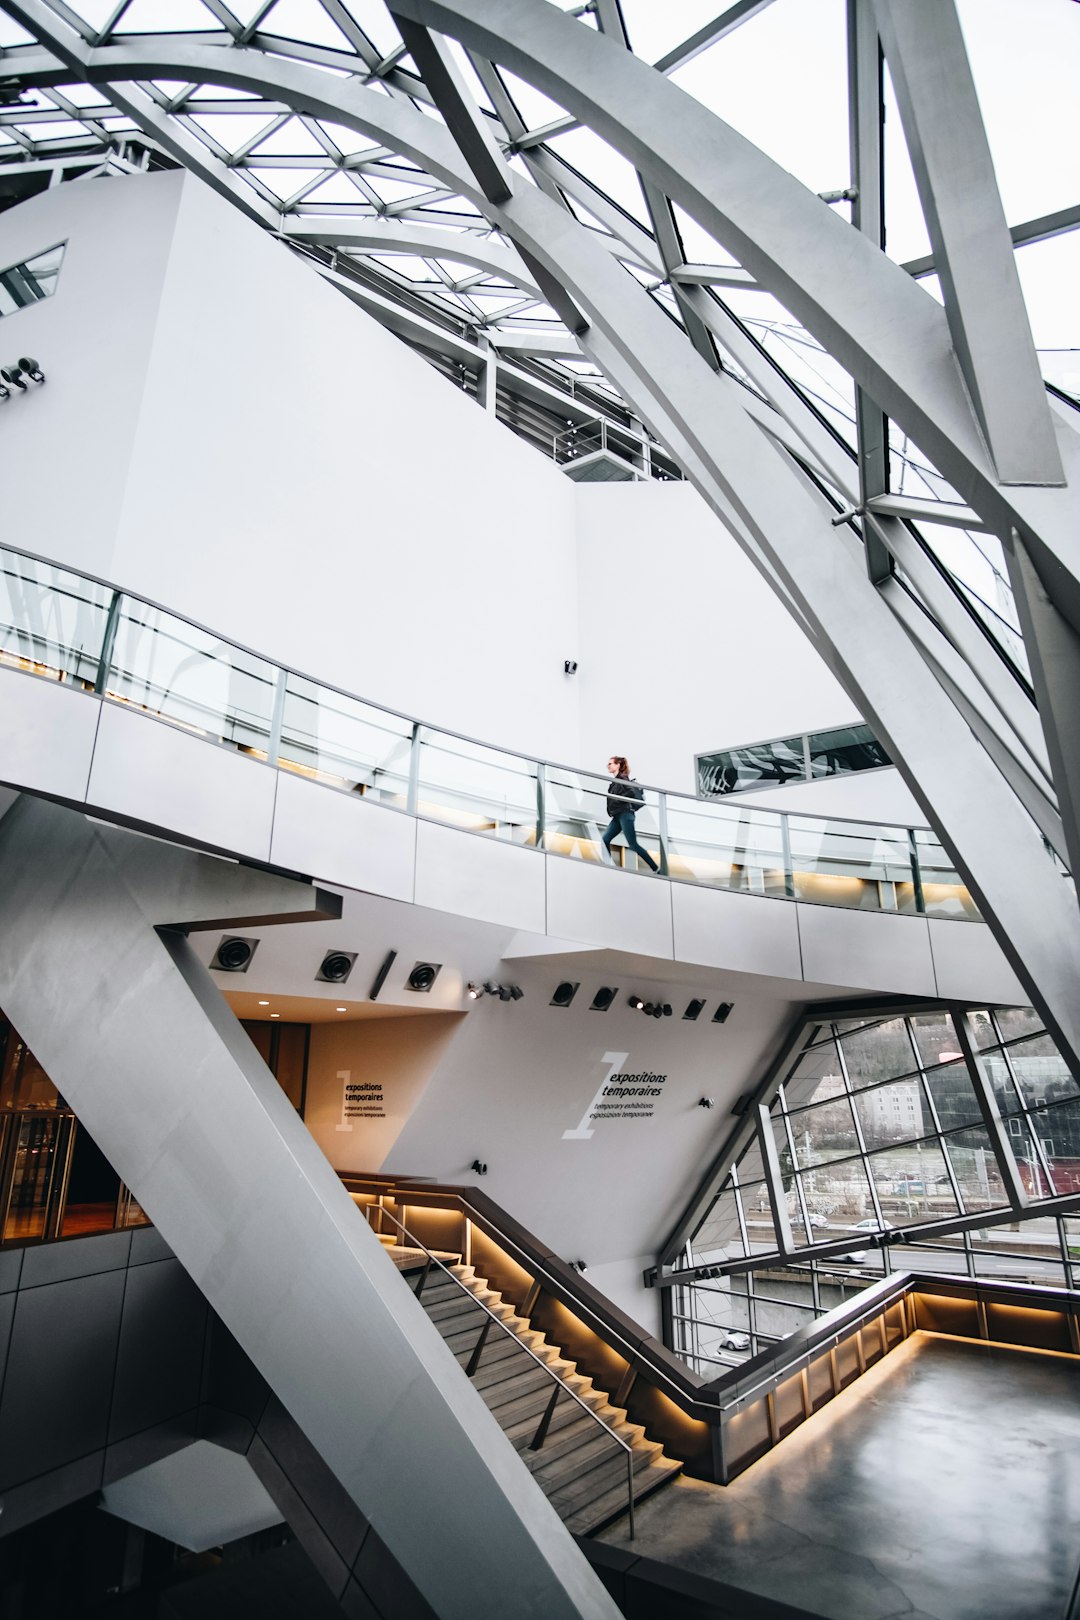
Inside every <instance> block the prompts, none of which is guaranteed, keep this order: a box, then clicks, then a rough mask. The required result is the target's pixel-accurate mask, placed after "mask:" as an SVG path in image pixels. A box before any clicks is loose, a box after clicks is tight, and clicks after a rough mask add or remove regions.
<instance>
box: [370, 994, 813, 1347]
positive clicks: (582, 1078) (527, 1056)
mask: <svg viewBox="0 0 1080 1620" xmlns="http://www.w3.org/2000/svg"><path fill="white" fill-rule="evenodd" d="M514 977H515V979H517V980H518V981H519V982H520V984H521V986H522V988H523V989H524V991H525V995H524V999H523V1000H521V1001H519V1002H501V1001H498V1000H491V999H487V998H485V999H484V1000H482V1001H481V1002H479V1003H478V1004H477V1005H476V1006H475V1007H474V1008H473V1009H472V1011H470V1013H469V1014H468V1016H467V1018H465V1019H464V1021H463V1022H462V1024H461V1027H460V1030H459V1031H458V1033H457V1034H456V1035H455V1037H454V1039H453V1042H452V1044H451V1045H450V1046H449V1047H448V1048H447V1050H446V1053H445V1055H444V1057H443V1058H442V1060H441V1061H440V1063H439V1065H438V1067H437V1068H436V1070H435V1072H434V1074H433V1075H432V1077H431V1079H430V1081H429V1082H428V1084H427V1086H426V1088H425V1089H424V1090H423V1093H422V1095H421V1096H420V1097H419V1100H418V1101H417V1103H416V1106H415V1108H414V1110H413V1112H412V1115H411V1117H410V1118H409V1120H408V1122H407V1123H406V1124H405V1126H404V1128H403V1129H402V1131H401V1133H400V1135H399V1136H398V1138H397V1141H396V1142H395V1144H394V1147H393V1149H392V1150H391V1152H390V1154H389V1156H388V1158H387V1161H386V1163H385V1164H384V1165H383V1167H382V1168H384V1169H386V1170H388V1171H392V1172H395V1173H399V1174H409V1175H423V1176H432V1177H434V1178H436V1179H437V1180H440V1181H451V1182H460V1181H466V1182H468V1181H472V1180H474V1179H475V1178H474V1176H473V1174H472V1172H471V1170H470V1165H471V1164H472V1162H473V1160H474V1159H480V1160H481V1161H483V1162H485V1163H486V1164H487V1166H488V1174H487V1176H486V1177H485V1178H484V1179H483V1181H482V1182H480V1183H478V1185H480V1186H481V1187H482V1188H483V1191H484V1192H485V1193H487V1194H489V1195H490V1196H491V1197H492V1198H494V1199H495V1201H496V1203H499V1204H501V1205H502V1206H503V1207H504V1208H505V1209H507V1210H508V1211H509V1212H510V1213H511V1214H512V1215H513V1216H514V1217H515V1218H516V1219H517V1220H519V1221H521V1222H522V1223H523V1224H524V1225H525V1226H527V1227H529V1228H530V1229H531V1230H532V1231H534V1232H535V1233H536V1235H537V1236H538V1237H539V1238H541V1239H542V1240H543V1241H544V1242H545V1243H548V1244H550V1246H551V1247H552V1249H553V1250H554V1251H555V1252H556V1253H557V1254H558V1255H560V1256H561V1257H562V1258H563V1259H565V1260H577V1259H582V1260H584V1261H586V1263H587V1265H588V1267H589V1279H590V1281H592V1282H594V1283H595V1284H596V1286H597V1287H598V1288H601V1289H602V1290H603V1291H604V1292H606V1293H607V1294H608V1295H609V1297H610V1298H612V1299H613V1300H614V1301H615V1302H616V1303H617V1304H618V1305H619V1306H620V1307H621V1308H622V1309H624V1310H626V1311H627V1312H628V1313H629V1314H630V1315H631V1316H633V1317H635V1318H636V1319H637V1320H638V1321H641V1322H642V1323H643V1325H644V1326H647V1327H650V1328H651V1327H655V1321H654V1312H655V1307H656V1302H655V1298H654V1296H653V1295H652V1293H651V1291H649V1290H645V1289H644V1288H643V1287H642V1285H641V1272H642V1270H643V1269H644V1267H645V1266H646V1265H648V1264H652V1263H653V1262H654V1261H655V1256H656V1251H657V1249H658V1247H659V1245H660V1244H661V1243H662V1242H663V1240H664V1239H665V1237H666V1236H667V1234H668V1232H669V1231H670V1229H671V1227H672V1226H673V1225H674V1223H675V1221H676V1219H677V1217H678V1216H679V1215H680V1213H681V1212H682V1210H683V1209H684V1208H685V1206H686V1203H687V1200H688V1199H689V1197H690V1195H691V1193H692V1192H693V1190H694V1188H695V1186H696V1185H697V1182H698V1180H699V1178H700V1177H701V1176H702V1175H703V1173H704V1171H705V1169H706V1168H707V1166H708V1163H709V1162H710V1159H711V1157H712V1156H713V1155H714V1154H715V1153H716V1151H717V1150H718V1149H719V1147H720V1145H721V1143H722V1142H723V1140H724V1139H725V1138H726V1137H727V1135H728V1134H729V1133H730V1131H731V1128H732V1124H733V1120H732V1118H731V1114H730V1108H731V1104H732V1102H733V1100H734V1099H735V1097H736V1096H738V1095H739V1094H740V1093H741V1092H742V1091H744V1090H745V1089H746V1088H747V1087H748V1086H750V1085H751V1084H752V1083H753V1081H754V1080H755V1079H757V1078H760V1075H761V1073H762V1069H763V1066H764V1064H765V1063H766V1061H767V1060H768V1057H769V1056H770V1055H771V1054H772V1052H773V1051H774V1050H775V1048H776V1046H777V1045H778V1043H779V1041H780V1040H781V1038H782V1036H783V1034H784V1032H785V1031H786V1030H787V1029H788V1028H789V1027H790V1021H791V1018H792V1016H793V1012H794V1007H795V1003H794V1002H793V1001H788V1000H786V999H784V998H783V990H784V988H785V987H784V986H783V985H782V984H781V983H780V982H779V981H777V982H776V985H775V989H774V991H773V993H771V994H769V993H767V992H766V991H765V990H764V989H763V988H762V987H761V986H760V983H759V984H758V985H753V986H750V985H748V981H747V980H745V979H740V978H739V976H738V975H735V976H731V977H729V978H727V979H725V978H724V977H723V976H721V975H717V976H715V978H713V979H712V980H711V981H710V980H708V979H707V980H706V981H705V982H706V983H707V984H708V988H707V989H706V988H705V987H704V986H703V985H702V984H701V982H699V983H698V985H697V986H696V987H695V984H694V981H693V979H692V977H690V976H687V978H686V979H685V980H681V981H674V982H672V981H667V982H662V981H660V982H651V981H650V980H649V979H648V978H647V977H646V976H645V975H644V974H638V975H635V976H627V975H626V974H624V973H619V972H613V971H612V969H611V968H610V966H609V967H607V968H603V967H600V966H597V967H596V968H593V969H591V970H587V971H584V970H582V969H581V968H580V966H579V967H577V968H574V969H573V970H569V971H568V972H567V977H569V978H570V979H578V980H580V984H581V988H580V989H579V991H578V993H577V996H576V998H575V1000H574V1001H573V1002H572V1004H571V1005H570V1007H568V1008H565V1009H563V1008H557V1007H552V1006H550V1005H549V1002H550V998H551V995H552V993H553V990H554V987H555V985H556V983H557V982H558V981H559V977H560V973H559V968H558V965H557V964H555V963H551V964H548V965H547V966H544V965H537V964H531V963H515V967H514ZM602 984H608V985H617V986H618V987H619V994H618V996H617V997H616V1000H615V1002H614V1004H613V1005H612V1007H611V1008H610V1010H609V1011H607V1012H604V1013H598V1012H593V1011H592V1010H591V1008H590V1002H591V1000H592V998H593V995H594V994H595V992H596V990H597V989H599V987H600V986H601V985H602ZM790 988H794V987H790ZM631 990H636V991H638V992H639V993H641V994H642V995H643V996H646V997H648V996H649V995H650V994H655V995H656V996H657V997H659V998H661V999H662V1000H665V1001H668V1002H670V1003H671V1005H672V1007H673V1016H672V1017H671V1018H660V1019H653V1018H646V1017H645V1016H644V1014H643V1013H640V1012H634V1011H633V1010H632V1009H631V1008H630V1007H629V1006H628V1005H627V996H628V995H629V993H630V991H631ZM694 994H697V995H708V997H709V1005H708V1008H707V1013H706V1015H705V1016H703V1018H702V1019H701V1020H700V1021H699V1022H697V1023H687V1022H685V1021H684V1020H683V1018H682V1016H681V1014H682V1012H683V1010H684V1008H685V1006H686V1003H687V1001H688V999H689V997H690V996H691V995H694ZM724 999H730V1000H731V1001H733V1002H734V1011H733V1012H732V1014H731V1016H730V1018H729V1019H728V1021H727V1023H726V1024H724V1025H716V1024H713V1023H712V1022H711V1020H710V1018H709V1015H711V1013H712V1011H713V1010H714V1006H715V1002H716V1001H717V1000H724ZM605 1053H625V1054H627V1055H626V1058H625V1060H624V1061H623V1062H622V1064H621V1069H622V1071H623V1072H624V1073H627V1074H637V1073H642V1072H646V1073H653V1074H662V1075H664V1076H666V1078H665V1079H664V1080H663V1081H662V1082H660V1083H659V1084H658V1085H657V1086H656V1087H655V1089H657V1090H659V1093H660V1095H659V1096H658V1097H656V1098H654V1099H649V1100H647V1101H646V1103H644V1104H642V1106H649V1107H651V1108H652V1109H653V1110H654V1112H653V1114H652V1117H650V1118H630V1117H622V1118H609V1119H605V1120H598V1121H594V1122H592V1124H591V1126H589V1125H588V1123H586V1128H587V1129H590V1128H591V1129H592V1132H593V1134H592V1135H591V1136H589V1137H568V1136H567V1135H566V1134H565V1133H567V1132H569V1131H574V1130H575V1129H576V1128H577V1127H579V1126H580V1125H581V1123H582V1121H583V1119H584V1118H585V1117H586V1116H587V1114H588V1111H589V1108H590V1104H591V1103H592V1102H593V1100H594V1099H595V1097H596V1094H597V1092H598V1090H599V1088H600V1087H601V1086H602V1084H603V1082H604V1080H605V1076H606V1075H607V1073H608V1070H609V1069H610V1067H611V1063H610V1060H605ZM702 1096H712V1097H714V1098H715V1101H716V1106H715V1107H714V1108H712V1109H705V1108H701V1107H699V1106H698V1102H699V1099H700V1098H701V1097H702ZM606 1100H609V1099H606Z"/></svg>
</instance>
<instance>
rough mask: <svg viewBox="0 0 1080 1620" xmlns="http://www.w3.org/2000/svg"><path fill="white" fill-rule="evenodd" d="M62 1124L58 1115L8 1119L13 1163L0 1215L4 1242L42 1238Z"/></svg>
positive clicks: (62, 1121) (63, 1119)
mask: <svg viewBox="0 0 1080 1620" xmlns="http://www.w3.org/2000/svg"><path fill="white" fill-rule="evenodd" d="M64 1123H65V1118H64V1116H61V1115H58V1114H52V1115H49V1114H44V1115H42V1116H41V1117H40V1118H34V1117H29V1118H28V1117H26V1116H25V1115H24V1116H23V1117H21V1118H20V1117H19V1116H18V1115H16V1116H14V1118H13V1119H12V1122H11V1129H13V1130H14V1131H15V1147H14V1157H15V1163H14V1170H13V1173H12V1179H11V1192H10V1195H9V1197H8V1206H7V1210H6V1211H5V1215H4V1231H3V1238H4V1241H5V1242H9V1241H10V1240H11V1239H12V1238H39V1237H44V1235H45V1219H46V1215H47V1214H48V1207H49V1194H50V1191H51V1189H52V1184H53V1176H54V1174H55V1171H56V1162H57V1148H58V1146H59V1144H60V1138H61V1127H62V1126H63V1125H64Z"/></svg>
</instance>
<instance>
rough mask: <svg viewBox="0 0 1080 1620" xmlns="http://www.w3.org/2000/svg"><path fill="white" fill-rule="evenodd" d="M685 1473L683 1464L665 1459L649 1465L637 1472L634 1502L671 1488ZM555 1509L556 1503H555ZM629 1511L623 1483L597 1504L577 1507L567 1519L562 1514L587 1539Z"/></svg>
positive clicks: (569, 1526) (569, 1524)
mask: <svg viewBox="0 0 1080 1620" xmlns="http://www.w3.org/2000/svg"><path fill="white" fill-rule="evenodd" d="M681 1473H682V1463H680V1462H677V1461H675V1459H674V1458H671V1457H665V1458H664V1459H663V1461H662V1462H658V1463H650V1465H649V1466H648V1467H647V1468H643V1469H641V1470H638V1469H635V1471H634V1502H635V1505H636V1504H637V1503H638V1502H643V1501H644V1500H645V1498H646V1497H647V1496H651V1495H652V1494H653V1492H654V1491H658V1490H659V1489H660V1488H661V1486H663V1485H668V1484H670V1483H671V1481H672V1480H673V1479H677V1478H678V1476H679V1475H680V1474H681ZM552 1505H553V1506H554V1503H553V1504H552ZM625 1512H626V1485H625V1482H620V1484H619V1485H616V1486H613V1487H612V1488H611V1490H608V1491H605V1492H604V1494H603V1495H602V1496H598V1497H597V1498H596V1499H595V1500H594V1501H592V1502H590V1503H588V1504H586V1505H584V1506H582V1507H579V1508H577V1509H576V1510H575V1511H574V1512H572V1513H570V1514H569V1515H568V1516H564V1515H563V1514H560V1515H559V1517H560V1518H562V1520H563V1523H564V1524H565V1525H566V1528H567V1529H568V1530H569V1531H570V1532H571V1534H572V1535H575V1536H587V1535H592V1534H594V1533H595V1532H596V1531H597V1530H603V1529H604V1528H605V1526H606V1525H609V1524H613V1523H614V1522H615V1520H616V1519H621V1518H622V1516H623V1514H624V1513H625Z"/></svg>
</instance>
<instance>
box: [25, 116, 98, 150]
mask: <svg viewBox="0 0 1080 1620" xmlns="http://www.w3.org/2000/svg"><path fill="white" fill-rule="evenodd" d="M25 134H26V135H27V136H28V137H29V139H30V140H32V141H33V142H34V143H35V145H40V144H41V143H42V142H45V141H85V140H88V139H91V138H92V137H91V136H90V131H89V130H88V129H87V128H86V126H85V125H84V124H77V123H76V122H75V120H74V119H73V118H58V119H56V120H55V121H53V120H49V121H48V122H46V123H42V124H28V125H27V127H26V130H25Z"/></svg>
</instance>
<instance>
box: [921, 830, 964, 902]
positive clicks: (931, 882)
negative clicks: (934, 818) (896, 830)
mask: <svg viewBox="0 0 1080 1620" xmlns="http://www.w3.org/2000/svg"><path fill="white" fill-rule="evenodd" d="M915 846H916V850H917V854H918V862H919V872H920V875H921V878H922V892H923V904H924V906H925V908H926V915H927V916H928V917H960V918H964V919H966V920H967V921H968V922H979V921H980V916H979V909H978V907H977V906H976V904H975V902H974V900H973V899H972V898H971V896H970V894H969V893H968V891H967V888H966V886H965V884H964V883H963V881H962V879H961V877H960V874H959V873H958V872H957V870H956V868H955V867H954V866H953V864H952V861H951V860H950V859H949V857H948V856H947V855H946V853H945V851H944V849H943V848H942V847H941V844H940V843H939V842H938V840H937V839H936V838H935V836H934V834H933V833H932V832H930V831H928V830H927V829H926V828H916V829H915Z"/></svg>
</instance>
